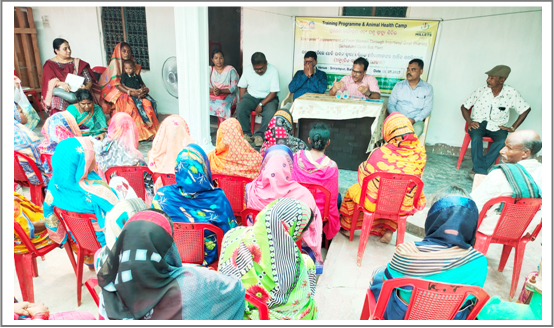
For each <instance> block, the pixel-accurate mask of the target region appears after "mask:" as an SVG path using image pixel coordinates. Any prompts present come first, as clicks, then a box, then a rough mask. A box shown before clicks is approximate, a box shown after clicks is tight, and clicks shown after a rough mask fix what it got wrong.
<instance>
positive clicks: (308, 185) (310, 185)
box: [299, 182, 331, 249]
mask: <svg viewBox="0 0 554 328" xmlns="http://www.w3.org/2000/svg"><path fill="white" fill-rule="evenodd" d="M299 183H300V184H301V185H303V186H304V187H306V188H307V189H308V190H309V191H310V192H311V193H312V195H313V196H314V200H315V198H316V194H317V192H318V191H319V192H322V193H323V194H324V195H325V205H324V209H323V213H322V215H323V217H322V218H321V219H322V221H323V222H324V223H325V222H328V221H329V208H330V207H331V192H330V191H329V190H328V189H327V188H325V187H323V186H322V185H319V184H316V183H304V182H299ZM327 224H329V223H327ZM325 248H327V249H329V239H328V238H327V236H325Z"/></svg>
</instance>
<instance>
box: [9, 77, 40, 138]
mask: <svg viewBox="0 0 554 328" xmlns="http://www.w3.org/2000/svg"><path fill="white" fill-rule="evenodd" d="M13 89H14V90H13V101H14V103H15V106H16V107H18V109H21V111H22V112H23V114H25V117H27V123H25V126H26V127H27V128H28V129H29V130H31V131H33V130H34V129H35V128H36V126H37V124H38V122H40V116H38V114H37V112H36V111H35V109H34V108H33V106H31V104H30V103H29V99H28V98H27V95H26V94H25V92H24V91H23V87H22V86H21V80H20V79H19V78H18V77H17V76H15V75H14V77H13ZM36 105H37V106H40V105H39V104H36Z"/></svg>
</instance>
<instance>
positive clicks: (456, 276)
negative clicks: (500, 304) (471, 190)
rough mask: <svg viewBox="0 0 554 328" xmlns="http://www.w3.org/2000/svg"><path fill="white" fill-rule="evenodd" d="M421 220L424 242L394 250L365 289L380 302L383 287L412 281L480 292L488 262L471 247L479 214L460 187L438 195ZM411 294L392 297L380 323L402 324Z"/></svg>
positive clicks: (397, 293)
mask: <svg viewBox="0 0 554 328" xmlns="http://www.w3.org/2000/svg"><path fill="white" fill-rule="evenodd" d="M435 199H437V201H436V202H434V204H433V205H432V206H431V208H430V209H429V212H428V214H427V219H426V220H425V238H423V240H422V241H420V242H405V243H403V244H400V245H398V246H397V247H396V251H395V252H394V255H393V257H392V261H391V262H390V263H388V264H387V265H386V266H385V267H379V268H377V269H375V271H374V273H373V277H372V279H371V282H370V289H371V291H372V293H373V295H374V296H375V301H377V299H378V298H379V294H380V292H381V287H382V286H383V282H384V281H385V280H388V279H394V278H401V277H413V278H420V279H426V280H432V281H438V282H443V283H455V284H463V285H472V286H479V287H483V285H484V284H485V279H486V278H487V258H486V257H485V256H484V255H483V254H481V253H480V252H478V251H476V250H475V249H474V248H473V247H471V245H473V243H474V242H475V233H476V232H477V223H478V221H479V211H478V209H477V205H475V202H474V201H473V200H471V199H470V198H469V195H468V194H467V193H466V192H465V191H464V190H463V189H461V188H459V187H455V186H452V187H447V188H445V189H443V190H441V191H439V192H438V195H437V196H436V197H435ZM410 295H411V288H410V287H406V288H397V289H396V291H395V292H393V293H392V295H391V298H390V300H389V303H388V305H387V308H386V310H385V314H384V316H385V319H387V320H403V319H404V316H405V314H406V310H407V309H408V306H407V303H408V301H409V299H410ZM473 304H474V303H473V297H469V298H468V300H467V301H466V303H465V304H464V305H463V306H462V308H461V310H460V311H459V312H458V314H457V315H456V316H455V317H454V320H464V319H465V318H466V317H467V315H468V314H469V312H470V311H471V308H472V307H473Z"/></svg>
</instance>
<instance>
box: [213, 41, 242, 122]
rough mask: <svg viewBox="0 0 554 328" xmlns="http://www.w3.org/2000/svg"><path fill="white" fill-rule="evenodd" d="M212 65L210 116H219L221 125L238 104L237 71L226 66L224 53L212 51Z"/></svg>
mask: <svg viewBox="0 0 554 328" xmlns="http://www.w3.org/2000/svg"><path fill="white" fill-rule="evenodd" d="M211 59H212V63H213V64H214V65H213V66H212V67H211V68H210V71H211V72H210V115H212V116H217V120H218V122H219V123H221V122H223V121H225V120H226V119H228V118H230V117H231V107H232V106H233V105H236V104H237V92H236V91H237V83H238V77H239V75H238V73H237V70H236V69H235V68H234V67H233V66H231V65H227V66H225V64H224V63H225V57H224V55H223V51H221V50H220V49H214V50H213V51H212V56H211Z"/></svg>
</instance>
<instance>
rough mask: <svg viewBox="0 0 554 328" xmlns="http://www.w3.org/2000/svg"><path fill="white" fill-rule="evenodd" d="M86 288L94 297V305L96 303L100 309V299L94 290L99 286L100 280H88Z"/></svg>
mask: <svg viewBox="0 0 554 328" xmlns="http://www.w3.org/2000/svg"><path fill="white" fill-rule="evenodd" d="M85 286H86V287H87V289H88V292H89V293H90V296H92V299H93V300H94V303H96V306H97V307H98V306H99V305H100V297H99V296H98V294H97V293H96V291H95V290H94V287H95V286H98V278H88V280H87V282H85Z"/></svg>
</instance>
